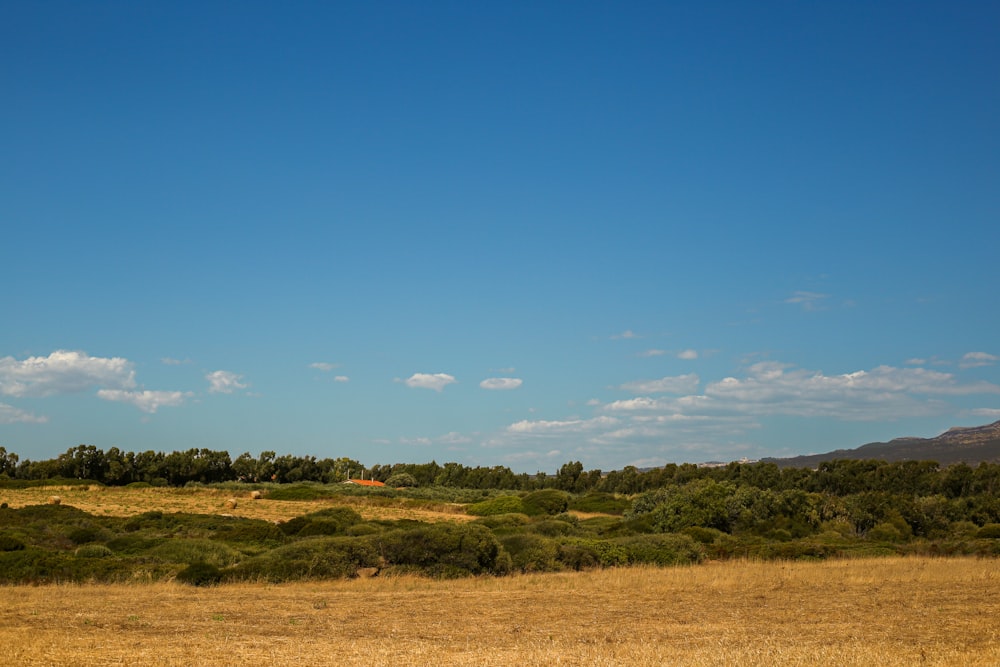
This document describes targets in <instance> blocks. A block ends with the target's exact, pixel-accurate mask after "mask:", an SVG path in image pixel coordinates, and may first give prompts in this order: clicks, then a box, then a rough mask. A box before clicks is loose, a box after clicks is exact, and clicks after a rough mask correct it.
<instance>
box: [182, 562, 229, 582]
mask: <svg viewBox="0 0 1000 667" xmlns="http://www.w3.org/2000/svg"><path fill="white" fill-rule="evenodd" d="M177 581H179V582H181V583H183V584H190V585H191V586H214V585H216V584H218V583H219V582H220V581H222V570H220V569H219V568H218V567H216V566H215V565H213V564H211V563H204V562H197V563H191V564H190V565H188V566H187V567H186V568H184V569H183V570H181V571H180V572H178V573H177Z"/></svg>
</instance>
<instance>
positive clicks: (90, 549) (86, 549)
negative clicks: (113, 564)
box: [76, 544, 115, 558]
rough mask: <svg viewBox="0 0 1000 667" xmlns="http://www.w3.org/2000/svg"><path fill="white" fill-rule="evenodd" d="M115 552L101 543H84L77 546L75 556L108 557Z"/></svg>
mask: <svg viewBox="0 0 1000 667" xmlns="http://www.w3.org/2000/svg"><path fill="white" fill-rule="evenodd" d="M114 555H115V552H114V551H112V550H111V549H109V548H108V547H106V546H104V545H103V544H85V545H83V546H82V547H79V548H77V550H76V557H77V558H110V557H111V556H114Z"/></svg>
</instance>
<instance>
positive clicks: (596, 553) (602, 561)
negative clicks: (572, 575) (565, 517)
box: [559, 539, 629, 569]
mask: <svg viewBox="0 0 1000 667" xmlns="http://www.w3.org/2000/svg"><path fill="white" fill-rule="evenodd" d="M574 550H575V551H576V553H574ZM559 551H560V553H559V560H560V561H562V562H564V563H566V564H567V565H569V566H570V567H573V569H580V567H578V563H575V562H573V561H567V560H564V559H565V558H566V554H571V555H577V554H579V553H586V554H587V555H588V557H589V558H590V559H592V560H593V561H594V564H595V565H600V566H601V567H615V566H618V565H627V564H628V562H629V558H628V551H627V550H626V549H625V548H624V547H622V546H621V545H620V544H617V543H615V542H611V541H608V540H595V539H571V540H568V541H566V542H564V543H563V544H562V545H561V546H560V549H559Z"/></svg>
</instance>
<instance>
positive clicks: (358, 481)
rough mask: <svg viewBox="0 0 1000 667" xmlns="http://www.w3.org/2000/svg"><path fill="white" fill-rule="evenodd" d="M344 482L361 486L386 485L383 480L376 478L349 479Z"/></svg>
mask: <svg viewBox="0 0 1000 667" xmlns="http://www.w3.org/2000/svg"><path fill="white" fill-rule="evenodd" d="M344 484H359V485H361V486H385V484H384V483H382V482H376V481H375V480H374V479H349V480H347V481H346V482H344Z"/></svg>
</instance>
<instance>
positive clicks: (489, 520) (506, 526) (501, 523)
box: [475, 514, 531, 535]
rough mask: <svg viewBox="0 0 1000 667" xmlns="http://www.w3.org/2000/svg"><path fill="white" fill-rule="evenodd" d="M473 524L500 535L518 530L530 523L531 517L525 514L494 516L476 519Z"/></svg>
mask: <svg viewBox="0 0 1000 667" xmlns="http://www.w3.org/2000/svg"><path fill="white" fill-rule="evenodd" d="M475 523H477V524H479V525H482V526H486V527H487V528H489V529H490V530H492V531H493V533H494V534H496V535H500V534H502V533H509V532H513V531H518V530H520V529H521V528H522V527H523V526H526V525H528V524H529V523H531V517H529V516H528V515H527V514H494V515H491V516H484V517H483V518H481V519H476V521H475Z"/></svg>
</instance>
